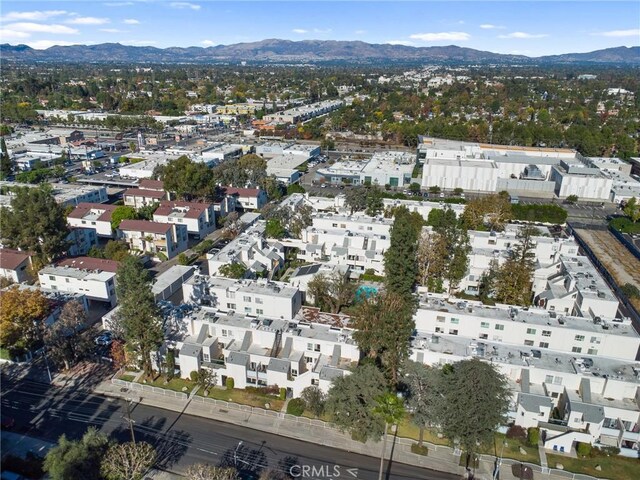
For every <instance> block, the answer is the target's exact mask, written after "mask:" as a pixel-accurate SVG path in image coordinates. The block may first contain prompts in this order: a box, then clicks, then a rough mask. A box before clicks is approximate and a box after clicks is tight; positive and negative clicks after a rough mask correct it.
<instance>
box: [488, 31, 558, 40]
mask: <svg viewBox="0 0 640 480" xmlns="http://www.w3.org/2000/svg"><path fill="white" fill-rule="evenodd" d="M548 36H549V35H548V34H546V33H527V32H513V33H509V34H507V35H498V38H525V39H526V38H545V37H548Z"/></svg>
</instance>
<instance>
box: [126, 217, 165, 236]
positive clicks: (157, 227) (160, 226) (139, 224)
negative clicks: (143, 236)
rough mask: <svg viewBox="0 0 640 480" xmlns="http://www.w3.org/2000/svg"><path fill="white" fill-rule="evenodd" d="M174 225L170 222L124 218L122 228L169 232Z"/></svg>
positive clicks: (147, 231) (145, 231)
mask: <svg viewBox="0 0 640 480" xmlns="http://www.w3.org/2000/svg"><path fill="white" fill-rule="evenodd" d="M171 227H172V224H170V223H159V222H150V221H148V220H122V222H120V226H119V227H118V228H119V229H120V230H123V231H128V232H132V231H133V232H144V233H167V232H168V231H169V230H170V229H171Z"/></svg>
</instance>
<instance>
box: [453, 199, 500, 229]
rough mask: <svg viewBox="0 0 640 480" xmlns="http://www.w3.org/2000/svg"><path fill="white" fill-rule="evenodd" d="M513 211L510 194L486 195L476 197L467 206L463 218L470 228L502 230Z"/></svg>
mask: <svg viewBox="0 0 640 480" xmlns="http://www.w3.org/2000/svg"><path fill="white" fill-rule="evenodd" d="M511 218H512V211H511V203H510V202H509V196H508V194H507V195H505V194H495V195H486V196H484V197H479V198H474V199H473V200H471V201H469V203H467V205H466V206H465V209H464V212H463V214H462V219H463V221H464V223H465V226H466V227H467V228H468V229H470V230H478V229H480V228H484V227H488V228H489V229H491V230H497V231H502V230H504V225H505V224H506V223H507V222H508V221H509V220H511Z"/></svg>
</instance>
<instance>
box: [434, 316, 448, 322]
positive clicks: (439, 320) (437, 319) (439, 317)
mask: <svg viewBox="0 0 640 480" xmlns="http://www.w3.org/2000/svg"><path fill="white" fill-rule="evenodd" d="M445 320H446V319H445V318H444V317H443V316H442V315H438V316H437V317H436V321H437V322H438V323H444V321H445Z"/></svg>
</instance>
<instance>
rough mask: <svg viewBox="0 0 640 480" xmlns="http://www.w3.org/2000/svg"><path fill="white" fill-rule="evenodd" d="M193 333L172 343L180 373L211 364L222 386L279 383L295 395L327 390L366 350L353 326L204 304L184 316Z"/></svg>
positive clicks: (186, 372)
mask: <svg viewBox="0 0 640 480" xmlns="http://www.w3.org/2000/svg"><path fill="white" fill-rule="evenodd" d="M184 324H185V326H186V327H187V332H188V333H189V334H190V335H189V336H188V337H186V338H183V339H181V340H179V341H175V342H169V344H168V345H167V346H168V347H173V348H176V350H178V352H179V353H178V355H177V359H178V360H177V362H176V363H178V364H179V368H180V375H181V376H182V377H184V378H188V377H189V374H190V372H192V371H194V370H196V371H197V370H198V369H199V368H202V367H204V368H209V369H211V370H213V371H214V372H216V373H217V381H218V384H219V385H224V383H225V382H226V380H227V378H233V380H234V384H235V388H246V387H248V386H273V385H277V386H278V387H281V388H286V389H287V390H288V391H289V392H290V393H291V394H292V395H293V396H299V395H300V393H301V392H302V390H303V389H304V388H306V387H308V386H311V385H317V386H318V387H319V388H320V389H321V390H323V391H324V392H327V391H328V389H329V387H330V385H331V381H332V380H333V379H334V378H337V377H342V376H344V375H346V374H348V368H349V367H351V366H352V365H354V364H355V362H357V361H358V359H359V357H360V352H359V350H358V347H357V345H356V344H355V342H354V340H353V338H352V333H353V332H352V330H350V329H347V328H339V327H334V326H330V325H326V324H320V323H311V322H306V321H302V320H298V319H295V320H294V321H289V320H283V319H275V318H251V317H249V316H246V315H241V314H238V313H228V314H224V313H221V312H219V311H216V310H214V309H210V308H207V307H204V308H202V309H200V310H196V311H195V312H194V313H193V314H192V315H190V316H189V317H187V318H185V319H184Z"/></svg>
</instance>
